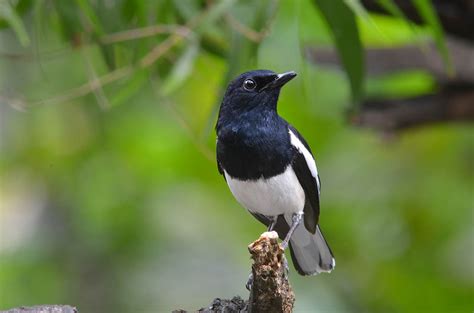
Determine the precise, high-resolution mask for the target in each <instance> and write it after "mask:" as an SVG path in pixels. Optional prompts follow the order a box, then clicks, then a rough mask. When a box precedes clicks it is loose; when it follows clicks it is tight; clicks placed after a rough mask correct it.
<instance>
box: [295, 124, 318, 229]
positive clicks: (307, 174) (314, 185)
mask: <svg viewBox="0 0 474 313" xmlns="http://www.w3.org/2000/svg"><path fill="white" fill-rule="evenodd" d="M288 127H289V129H290V131H291V132H292V133H293V134H294V135H295V136H296V138H297V139H298V140H299V141H300V142H301V144H302V145H303V147H301V146H299V145H298V144H297V145H294V146H295V148H296V150H297V151H296V154H295V157H294V159H293V163H292V167H293V170H294V171H295V174H296V177H297V178H298V181H299V183H300V184H301V186H302V187H303V190H304V192H305V195H306V203H305V206H304V210H303V212H304V225H305V227H306V229H307V230H308V231H309V232H311V233H313V234H314V233H315V232H316V226H317V225H318V221H319V192H320V189H321V187H320V181H319V176H318V174H317V170H316V165H315V161H314V158H313V154H312V152H311V149H310V148H309V146H308V144H307V142H306V140H304V138H303V137H302V136H301V135H300V133H299V132H298V131H297V130H296V129H295V128H294V127H293V126H291V125H288ZM303 149H306V150H307V151H308V153H306V156H305V153H304V151H303ZM307 158H308V159H307ZM308 164H314V170H313V171H311V169H310V167H309V166H310V165H308Z"/></svg>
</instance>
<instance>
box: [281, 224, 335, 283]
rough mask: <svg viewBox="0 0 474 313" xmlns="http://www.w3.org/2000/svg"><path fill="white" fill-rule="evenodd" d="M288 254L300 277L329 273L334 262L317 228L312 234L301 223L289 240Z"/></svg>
mask: <svg viewBox="0 0 474 313" xmlns="http://www.w3.org/2000/svg"><path fill="white" fill-rule="evenodd" d="M290 252H291V258H292V259H293V264H294V266H295V268H296V270H297V271H298V273H299V274H301V275H316V274H319V273H321V272H331V271H332V270H333V268H334V267H335V266H336V261H335V260H334V256H333V254H332V252H331V248H329V246H328V244H327V242H326V240H325V239H324V236H323V234H322V232H321V229H320V228H319V225H318V226H317V229H316V232H315V233H314V234H312V233H310V232H309V231H308V230H306V228H305V226H304V224H303V223H301V224H300V225H299V226H298V227H297V228H296V230H295V232H294V233H293V235H292V236H291V239H290Z"/></svg>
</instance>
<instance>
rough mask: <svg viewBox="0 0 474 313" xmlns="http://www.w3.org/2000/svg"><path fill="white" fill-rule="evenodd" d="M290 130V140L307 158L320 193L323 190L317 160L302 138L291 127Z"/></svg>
mask: <svg viewBox="0 0 474 313" xmlns="http://www.w3.org/2000/svg"><path fill="white" fill-rule="evenodd" d="M288 132H289V133H290V140H291V144H292V145H293V146H294V147H295V148H296V149H298V151H299V152H301V153H302V154H303V156H304V158H305V160H306V164H307V165H308V168H309V170H310V171H311V175H312V176H313V177H314V178H316V182H317V184H318V194H319V193H320V192H321V183H320V181H319V175H318V168H317V167H316V162H315V161H314V158H313V156H312V155H311V153H310V152H309V151H308V149H306V147H305V146H304V144H303V143H302V142H301V140H299V139H298V137H297V136H296V135H295V134H294V133H293V132H292V131H291V129H288Z"/></svg>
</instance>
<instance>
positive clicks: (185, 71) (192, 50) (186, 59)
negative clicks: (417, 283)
mask: <svg viewBox="0 0 474 313" xmlns="http://www.w3.org/2000/svg"><path fill="white" fill-rule="evenodd" d="M198 51H199V45H198V42H197V40H192V41H191V42H190V44H189V46H188V47H187V49H186V50H185V51H184V52H183V54H182V55H181V56H180V58H179V59H178V60H177V61H176V63H175V64H174V66H173V68H172V69H171V72H170V73H169V74H168V77H166V79H165V81H164V82H163V85H162V87H161V92H162V94H163V95H164V96H167V95H169V94H170V93H172V92H173V91H175V90H176V89H178V88H179V87H180V86H181V85H182V84H183V83H184V81H185V80H186V78H188V77H189V75H190V74H191V73H192V71H193V66H194V62H195V61H196V57H197V55H198Z"/></svg>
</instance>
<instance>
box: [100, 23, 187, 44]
mask: <svg viewBox="0 0 474 313" xmlns="http://www.w3.org/2000/svg"><path fill="white" fill-rule="evenodd" d="M190 33H191V30H190V29H189V28H188V27H186V26H182V25H152V26H148V27H142V28H135V29H129V30H125V31H121V32H117V33H112V34H107V35H104V36H102V37H101V38H100V39H99V42H100V43H102V44H106V45H107V44H113V43H117V42H123V41H129V40H136V39H141V38H146V37H152V36H156V35H160V34H178V35H179V36H182V37H186V36H188V35H189V34H190Z"/></svg>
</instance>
